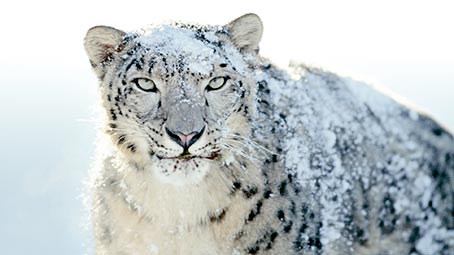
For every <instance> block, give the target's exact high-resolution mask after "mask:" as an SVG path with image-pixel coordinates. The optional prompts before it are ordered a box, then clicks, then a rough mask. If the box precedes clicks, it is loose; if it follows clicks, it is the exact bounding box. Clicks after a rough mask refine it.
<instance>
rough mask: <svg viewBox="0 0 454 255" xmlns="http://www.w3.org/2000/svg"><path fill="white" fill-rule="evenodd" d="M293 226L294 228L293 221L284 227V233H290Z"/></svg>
mask: <svg viewBox="0 0 454 255" xmlns="http://www.w3.org/2000/svg"><path fill="white" fill-rule="evenodd" d="M292 226H293V221H291V220H290V221H288V222H287V223H286V224H285V225H284V232H285V233H288V232H290V230H292Z"/></svg>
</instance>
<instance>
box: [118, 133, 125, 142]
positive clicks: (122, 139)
mask: <svg viewBox="0 0 454 255" xmlns="http://www.w3.org/2000/svg"><path fill="white" fill-rule="evenodd" d="M125 140H126V136H125V135H120V136H119V137H118V139H117V144H123V143H124V142H125Z"/></svg>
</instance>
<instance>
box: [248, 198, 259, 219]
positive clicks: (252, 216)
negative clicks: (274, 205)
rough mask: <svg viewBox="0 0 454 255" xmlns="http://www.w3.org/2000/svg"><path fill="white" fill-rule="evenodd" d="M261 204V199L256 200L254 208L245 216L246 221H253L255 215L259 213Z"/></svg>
mask: <svg viewBox="0 0 454 255" xmlns="http://www.w3.org/2000/svg"><path fill="white" fill-rule="evenodd" d="M262 205H263V203H262V201H261V200H259V201H258V202H257V204H256V205H255V208H254V209H253V210H252V211H251V212H250V213H249V215H248V217H247V221H248V222H249V221H253V220H254V218H255V217H257V215H259V214H260V210H261V208H262Z"/></svg>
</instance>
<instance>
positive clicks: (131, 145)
mask: <svg viewBox="0 0 454 255" xmlns="http://www.w3.org/2000/svg"><path fill="white" fill-rule="evenodd" d="M126 148H128V149H129V150H130V151H131V152H136V145H135V144H133V143H131V144H130V145H128V146H127V147H126Z"/></svg>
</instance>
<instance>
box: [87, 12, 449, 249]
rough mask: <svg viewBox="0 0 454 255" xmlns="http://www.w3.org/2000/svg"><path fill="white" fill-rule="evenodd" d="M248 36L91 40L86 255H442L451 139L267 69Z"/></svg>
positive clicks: (105, 33) (249, 29)
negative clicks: (93, 132)
mask: <svg viewBox="0 0 454 255" xmlns="http://www.w3.org/2000/svg"><path fill="white" fill-rule="evenodd" d="M262 32H263V25H262V22H261V20H260V18H259V17H258V16H257V15H255V14H246V15H243V16H241V17H239V18H237V19H235V20H233V21H231V22H229V23H227V25H199V24H190V23H183V22H167V23H162V24H157V25H151V26H148V27H146V28H143V29H140V30H137V31H132V32H124V31H121V30H118V29H116V28H112V27H108V26H96V27H93V28H91V29H89V31H88V32H87V34H86V37H85V40H84V46H85V49H86V52H87V55H88V57H89V60H90V63H91V65H92V67H93V70H94V73H95V74H96V76H97V78H98V79H99V87H98V89H99V95H100V103H101V105H102V109H103V113H104V114H103V116H104V118H103V119H104V120H103V124H102V127H103V128H102V132H101V133H102V135H101V138H100V143H101V145H100V148H102V149H99V150H98V154H97V158H98V160H97V164H96V167H94V169H93V171H92V177H93V178H92V181H91V184H90V190H91V191H90V192H91V193H90V194H91V201H92V202H91V212H92V213H91V214H92V221H93V229H94V239H95V247H94V250H95V253H96V254H97V255H101V254H109V255H133V254H134V255H135V254H137V255H151V254H164V255H173V254H185V255H186V254H197V255H208V254H210V255H212V254H219V255H240V254H263V255H264V254H273V255H278V254H279V255H282V254H286V255H296V254H311V255H322V254H323V255H335V254H338V255H346V254H358V255H365V254H368V255H407V254H408V255H434V254H440V255H448V254H453V249H454V218H453V215H454V200H453V199H454V198H453V197H454V138H453V135H452V134H451V133H450V131H448V130H447V129H446V128H444V127H443V126H442V125H440V124H438V123H437V122H436V121H434V120H433V119H432V118H431V117H430V116H428V115H427V114H424V113H423V112H420V111H417V110H415V109H413V108H410V107H408V106H406V105H404V104H403V103H400V102H399V101H398V100H396V99H395V98H394V97H393V96H390V95H388V94H386V93H384V92H382V91H381V90H380V89H377V88H376V87H374V86H371V85H368V84H366V83H364V82H360V81H356V80H353V79H351V78H349V77H344V76H341V75H337V74H335V73H332V72H329V71H325V70H323V69H321V68H316V67H311V66H308V65H305V64H302V63H294V64H292V65H290V66H289V68H287V69H283V68H280V67H278V66H276V65H274V64H272V62H271V61H270V60H268V59H267V58H265V57H262V56H260V54H259V42H260V40H261V36H262ZM299 32H302V31H299ZM308 38H310V37H308Z"/></svg>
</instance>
